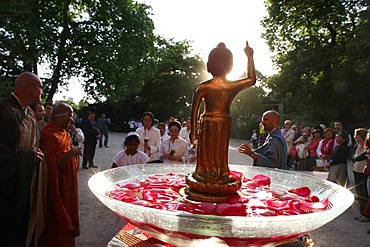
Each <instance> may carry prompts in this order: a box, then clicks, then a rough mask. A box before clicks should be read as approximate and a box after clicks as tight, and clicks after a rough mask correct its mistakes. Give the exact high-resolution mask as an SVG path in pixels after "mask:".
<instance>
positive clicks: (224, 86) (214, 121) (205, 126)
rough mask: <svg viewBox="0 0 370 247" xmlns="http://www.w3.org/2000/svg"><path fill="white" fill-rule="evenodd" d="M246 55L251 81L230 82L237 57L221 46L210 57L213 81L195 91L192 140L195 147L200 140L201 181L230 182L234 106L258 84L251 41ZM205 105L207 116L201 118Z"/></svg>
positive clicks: (198, 170)
mask: <svg viewBox="0 0 370 247" xmlns="http://www.w3.org/2000/svg"><path fill="white" fill-rule="evenodd" d="M244 52H245V54H246V55H247V57H248V77H245V78H241V79H238V80H235V81H231V80H228V79H227V78H226V75H227V74H228V73H230V72H231V70H232V67H233V56H232V53H231V52H230V50H229V49H227V48H226V46H225V44H224V43H219V44H218V45H217V47H216V48H214V49H213V50H212V51H211V52H210V54H209V56H208V62H207V70H208V72H210V73H211V74H212V76H213V78H212V79H209V80H206V81H203V82H201V83H199V84H198V86H197V87H196V88H195V91H194V95H193V106H192V113H191V132H190V139H191V142H192V143H193V142H194V140H196V139H197V140H198V145H197V148H198V149H197V152H198V156H197V166H196V170H195V173H194V174H193V177H194V178H195V179H196V180H198V181H204V180H206V181H213V180H220V179H221V180H224V181H227V180H229V178H228V177H229V167H228V149H229V139H230V130H231V117H230V116H229V115H230V105H231V103H232V101H233V99H234V97H235V96H236V95H237V94H238V93H239V92H240V91H242V90H244V89H246V88H249V87H252V86H253V85H254V84H255V83H256V74H255V68H254V61H253V49H252V48H250V47H249V45H248V41H247V42H246V47H245V49H244ZM203 101H204V112H203V114H201V115H199V111H200V108H201V103H202V102H203ZM198 123H199V124H200V126H199V129H198V130H197V124H198ZM230 179H233V178H230Z"/></svg>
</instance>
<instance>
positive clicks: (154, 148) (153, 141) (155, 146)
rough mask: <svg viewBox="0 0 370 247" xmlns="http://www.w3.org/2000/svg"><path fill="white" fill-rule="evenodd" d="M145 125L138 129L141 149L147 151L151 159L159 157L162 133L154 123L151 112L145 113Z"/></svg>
mask: <svg viewBox="0 0 370 247" xmlns="http://www.w3.org/2000/svg"><path fill="white" fill-rule="evenodd" d="M143 125H144V126H143V127H140V128H138V129H137V130H136V133H137V134H138V135H139V140H140V144H139V150H140V151H142V152H144V153H146V154H147V155H148V157H149V158H150V161H153V160H156V159H157V154H158V151H159V148H160V146H161V134H160V133H159V130H158V129H157V128H155V127H153V125H154V115H153V113H151V112H144V113H143Z"/></svg>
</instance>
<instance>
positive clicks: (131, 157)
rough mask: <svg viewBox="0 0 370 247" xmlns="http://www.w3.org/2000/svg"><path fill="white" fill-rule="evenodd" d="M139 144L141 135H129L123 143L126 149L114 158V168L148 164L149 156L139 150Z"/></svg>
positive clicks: (132, 133) (131, 133)
mask: <svg viewBox="0 0 370 247" xmlns="http://www.w3.org/2000/svg"><path fill="white" fill-rule="evenodd" d="M139 144H140V140H139V135H138V134H137V133H136V132H130V133H128V134H127V136H126V139H125V142H124V143H123V146H124V149H123V150H121V151H119V152H118V153H116V155H115V156H114V157H113V164H112V168H115V167H119V166H129V165H135V164H145V163H147V162H148V161H149V156H148V155H147V154H146V153H144V152H142V151H139V150H138V147H139Z"/></svg>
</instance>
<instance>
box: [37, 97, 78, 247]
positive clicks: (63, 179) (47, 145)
mask: <svg viewBox="0 0 370 247" xmlns="http://www.w3.org/2000/svg"><path fill="white" fill-rule="evenodd" d="M72 113H73V110H72V108H71V107H70V106H69V105H68V104H65V103H56V104H55V106H54V109H53V112H52V115H51V121H50V122H49V123H48V124H47V125H46V126H45V127H44V128H43V129H42V131H41V133H40V148H41V150H42V151H43V152H44V155H45V160H46V164H47V169H48V170H47V173H48V179H47V186H48V191H47V209H48V211H47V223H46V224H47V226H46V228H45V231H44V233H43V235H42V238H41V243H40V246H53V247H59V246H60V247H74V246H75V237H77V236H79V235H80V224H79V216H78V190H77V189H78V185H77V170H78V166H79V162H78V155H80V154H81V149H80V147H78V146H76V147H75V146H72V143H71V137H70V134H69V132H68V131H67V129H68V126H69V124H70V121H71V120H72Z"/></svg>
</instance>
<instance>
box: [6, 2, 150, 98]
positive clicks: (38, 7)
mask: <svg viewBox="0 0 370 247" xmlns="http://www.w3.org/2000/svg"><path fill="white" fill-rule="evenodd" d="M0 14H1V16H2V19H1V27H2V28H0V37H1V38H0V47H2V48H1V49H0V55H1V58H0V60H1V65H2V67H1V69H0V72H1V81H2V83H3V82H5V81H7V80H8V81H9V80H10V79H14V77H15V76H16V75H18V74H19V73H20V72H21V71H24V70H28V71H32V72H35V73H37V72H38V71H37V66H38V65H43V66H44V67H46V68H47V71H49V72H48V73H47V74H46V78H44V84H45V85H46V89H45V90H44V92H45V95H46V101H51V100H52V99H53V96H54V94H55V92H56V91H57V89H58V87H60V86H64V85H66V84H67V83H68V80H69V79H70V78H71V77H72V76H80V77H79V78H82V79H81V84H83V85H84V88H85V91H86V92H87V93H88V94H89V98H92V99H96V100H101V98H102V97H103V96H105V97H106V96H108V95H109V94H110V93H112V92H118V93H119V92H125V91H129V90H134V89H135V87H132V85H138V83H143V79H142V77H143V75H144V74H145V73H146V71H145V69H141V68H145V66H144V65H145V63H146V61H147V58H148V54H150V53H153V51H154V50H155V48H154V40H155V39H156V37H155V36H154V34H153V30H154V24H153V22H152V20H151V19H150V18H149V14H150V12H149V6H147V5H145V4H140V3H136V2H134V1H132V0H108V1H101V0H98V1H96V0H87V1H79V0H49V1H37V0H30V1H24V0H21V1H18V0H9V1H2V2H1V5H0ZM134 83H135V84H134Z"/></svg>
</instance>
